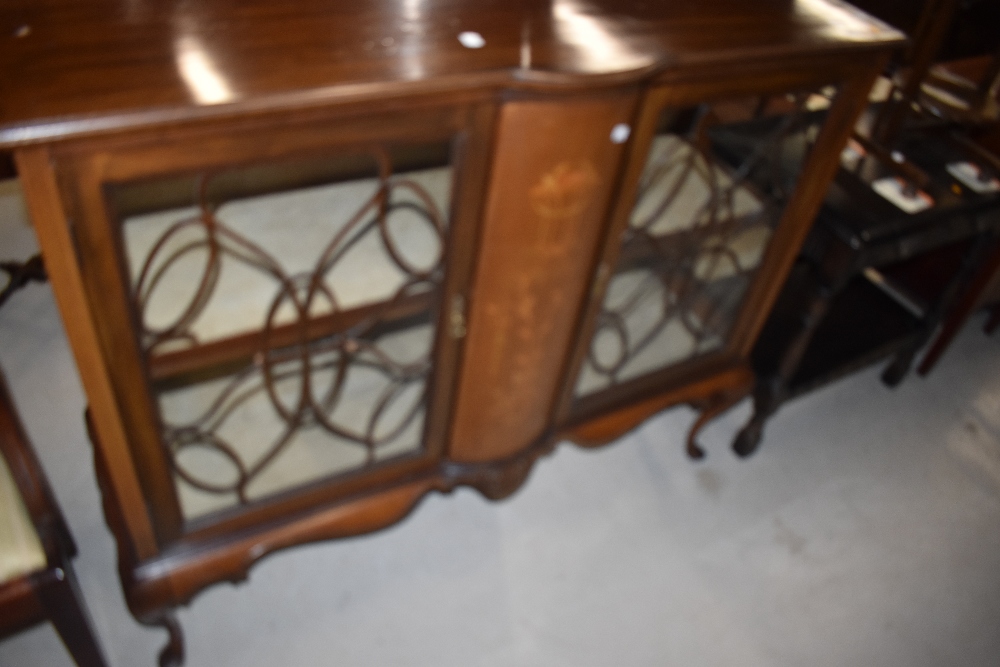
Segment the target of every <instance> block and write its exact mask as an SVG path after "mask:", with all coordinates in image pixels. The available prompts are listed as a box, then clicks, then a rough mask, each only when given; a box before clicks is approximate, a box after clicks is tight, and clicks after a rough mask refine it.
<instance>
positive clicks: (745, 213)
mask: <svg viewBox="0 0 1000 667" xmlns="http://www.w3.org/2000/svg"><path fill="white" fill-rule="evenodd" d="M771 79H773V80H772V81H766V80H765V81H764V83H763V84H762V85H763V87H764V89H763V91H762V92H758V91H754V90H753V88H752V84H749V86H748V83H747V82H746V81H728V82H724V81H723V82H715V83H712V82H709V83H697V84H695V83H678V84H674V85H664V86H661V87H654V88H652V89H651V90H650V92H649V93H648V95H647V96H646V100H645V103H644V106H643V110H642V112H641V119H640V121H639V123H638V128H637V132H636V135H635V139H634V141H633V144H632V150H631V156H630V164H629V167H628V169H627V173H626V176H625V179H624V182H623V185H622V188H621V191H620V195H619V201H618V205H617V210H616V211H615V213H614V215H613V222H612V225H611V227H610V230H609V234H608V237H607V239H606V241H605V249H604V254H603V256H602V257H601V258H600V260H599V261H598V262H597V264H596V268H595V270H594V273H593V277H592V282H591V284H592V290H591V301H590V304H589V307H588V309H587V313H586V315H585V316H584V318H583V320H582V326H581V337H580V339H579V342H578V346H577V349H576V352H575V354H574V356H573V359H572V361H571V363H570V364H569V370H568V372H567V378H568V379H567V382H566V386H565V393H564V395H563V397H562V403H561V406H560V414H559V416H558V419H559V420H560V421H561V422H562V423H570V424H572V423H580V422H583V421H586V420H587V419H589V418H591V417H593V416H595V415H599V414H601V413H606V412H607V411H609V410H614V409H616V408H619V407H623V406H627V405H629V404H632V403H634V402H635V401H638V400H643V399H647V398H650V397H653V396H655V395H657V394H658V393H662V392H664V391H668V390H670V391H673V390H676V389H677V388H678V387H683V386H684V385H686V384H689V383H692V382H694V381H696V380H700V379H704V378H705V377H707V376H710V375H711V374H713V373H719V372H721V371H722V370H724V369H725V368H732V367H733V366H734V365H736V364H739V363H740V361H741V359H742V358H744V357H745V355H746V354H747V353H748V351H749V347H750V346H751V345H752V343H753V337H754V336H755V335H756V330H757V329H758V328H759V322H760V316H761V314H762V311H764V310H766V308H767V305H768V299H769V298H770V297H769V296H768V291H769V290H773V288H774V284H775V283H776V282H780V280H781V276H782V275H783V269H782V268H781V267H782V266H783V264H784V263H785V262H786V261H787V260H788V258H789V256H790V255H793V254H794V253H795V252H796V251H797V247H798V244H799V242H800V241H801V238H802V234H803V229H804V228H807V227H808V225H809V224H810V220H809V219H803V216H802V215H801V213H800V212H801V211H802V210H803V206H802V204H803V197H802V195H801V193H799V192H798V191H799V189H800V188H798V185H799V183H800V182H801V181H802V180H803V175H804V174H807V173H808V171H809V169H812V168H814V167H817V166H819V165H820V163H819V162H817V161H816V159H810V158H811V156H812V154H813V153H814V151H813V147H814V145H815V144H816V143H817V141H818V140H819V138H820V135H821V131H822V128H823V126H824V123H825V120H826V118H827V116H828V112H829V110H830V107H831V103H832V100H833V99H834V98H835V97H836V95H837V92H838V86H836V85H831V84H830V83H829V80H827V81H826V82H823V83H820V84H816V83H814V81H815V74H813V75H812V76H811V77H810V76H809V75H800V76H778V77H771ZM810 79H811V81H812V82H810ZM758 85H760V84H758ZM748 87H749V90H748ZM727 91H729V92H727ZM836 132H841V133H842V132H843V129H842V128H840V129H837V130H836V131H835V133H836ZM824 159H825V160H826V162H829V157H828V156H824ZM834 159H835V158H834ZM810 165H812V166H810ZM811 198H812V199H813V200H815V198H816V194H815V193H813V194H812V195H811ZM805 208H808V206H806V207H805ZM680 400H686V399H684V398H683V397H682V398H681V399H680Z"/></svg>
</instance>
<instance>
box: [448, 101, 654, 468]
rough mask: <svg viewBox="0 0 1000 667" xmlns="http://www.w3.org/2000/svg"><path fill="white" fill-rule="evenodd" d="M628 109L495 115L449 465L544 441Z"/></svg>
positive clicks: (524, 104) (623, 105)
mask: <svg viewBox="0 0 1000 667" xmlns="http://www.w3.org/2000/svg"><path fill="white" fill-rule="evenodd" d="M634 107H635V98H634V96H633V95H627V94H626V95H619V96H613V97H612V96H608V97H599V98H593V97H592V98H586V99H572V98H570V99H561V100H558V101H545V102H539V101H513V102H508V103H507V104H505V105H504V107H503V109H502V111H501V113H500V120H499V128H498V131H497V139H496V145H495V148H494V155H495V158H494V162H493V167H492V169H491V177H490V186H489V191H488V193H487V202H486V210H485V215H484V221H483V231H482V232H481V237H480V241H479V248H480V250H479V255H478V260H477V264H476V274H475V281H474V285H473V296H472V302H471V304H470V305H471V313H470V316H469V324H468V336H467V338H466V345H465V356H464V362H463V370H462V374H461V384H460V389H459V400H458V405H457V409H456V413H455V417H454V423H453V430H452V439H451V448H450V452H449V453H450V458H452V459H454V460H456V461H463V462H478V461H496V460H500V459H504V458H506V457H508V456H511V455H513V454H516V453H517V452H519V451H521V450H523V449H524V448H526V447H528V446H529V445H531V444H532V443H533V442H535V441H536V440H538V439H539V438H540V437H541V436H542V435H543V434H544V432H545V430H546V428H547V426H548V424H549V418H550V415H551V412H552V408H553V403H554V400H555V397H556V394H557V391H558V387H559V383H560V380H561V375H562V372H563V370H564V365H565V363H566V354H567V350H568V349H569V347H570V341H571V340H572V338H573V335H574V329H575V326H576V323H577V318H578V316H579V313H580V308H581V304H582V303H583V302H584V298H583V297H584V292H585V291H586V289H587V287H586V285H587V280H586V277H587V275H588V274H589V273H590V271H591V270H592V267H593V262H594V260H595V258H596V256H597V252H598V246H599V245H600V242H601V238H602V232H603V225H604V221H605V219H606V217H607V211H608V207H609V200H610V197H611V194H612V191H613V189H614V188H615V186H616V175H617V174H618V173H619V171H620V169H619V167H620V163H621V160H622V153H623V151H622V145H623V144H621V143H615V141H614V140H613V139H612V130H613V129H614V128H615V126H616V125H620V124H625V125H626V128H627V125H628V124H629V123H631V120H632V114H633V111H634ZM626 128H619V129H618V130H617V133H616V136H621V133H622V130H623V129H626ZM626 136H627V134H626Z"/></svg>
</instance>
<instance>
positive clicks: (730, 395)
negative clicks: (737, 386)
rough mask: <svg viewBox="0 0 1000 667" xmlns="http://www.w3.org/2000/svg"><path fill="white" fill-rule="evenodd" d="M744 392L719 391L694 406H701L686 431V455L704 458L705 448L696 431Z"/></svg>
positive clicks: (737, 401)
mask: <svg viewBox="0 0 1000 667" xmlns="http://www.w3.org/2000/svg"><path fill="white" fill-rule="evenodd" d="M746 394H747V392H746V391H725V392H720V393H718V394H715V395H714V396H712V398H710V399H709V400H708V401H707V403H705V404H704V405H703V406H695V407H701V414H700V415H698V419H696V420H695V422H694V424H692V425H691V429H690V430H689V431H688V436H687V446H686V447H685V449H686V451H687V455H688V456H690V457H691V458H692V459H694V460H696V461H698V460H701V459H703V458H705V450H704V449H702V448H701V445H699V444H698V433H700V432H701V429H703V428H704V427H705V424H707V423H708V422H710V421H712V420H713V419H715V418H716V417H718V416H719V415H720V414H722V413H723V412H725V411H726V410H728V409H729V408H731V407H733V406H734V405H736V404H737V403H739V402H740V400H742V398H743V397H744V396H746Z"/></svg>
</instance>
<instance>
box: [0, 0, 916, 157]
mask: <svg viewBox="0 0 1000 667" xmlns="http://www.w3.org/2000/svg"><path fill="white" fill-rule="evenodd" d="M463 31H477V32H479V33H481V34H482V36H483V37H484V38H485V41H486V45H485V46H484V47H483V48H481V49H469V48H466V47H464V46H462V44H460V43H459V41H458V39H457V37H458V34H459V33H461V32H463ZM0 35H2V39H3V48H2V49H0V71H2V72H4V77H3V79H0V99H3V100H4V104H3V106H2V107H0V147H2V146H5V145H6V146H12V145H16V144H22V143H25V142H32V141H44V140H51V139H56V138H60V137H68V136H75V135H79V134H82V133H87V132H97V131H109V130H115V129H120V128H122V127H124V126H133V127H145V126H150V125H156V124H163V123H170V122H177V121H179V120H183V119H188V118H192V117H203V116H206V115H218V114H225V115H228V116H233V115H236V114H247V113H252V112H254V111H256V110H259V109H261V108H267V107H275V106H278V107H284V108H295V107H306V106H311V105H316V104H327V103H330V102H334V101H338V100H344V99H350V98H373V97H377V96H382V95H385V94H387V93H388V94H399V93H402V92H405V93H411V92H416V91H419V90H426V89H429V88H430V89H435V90H438V91H448V90H459V89H462V88H467V87H468V86H469V84H470V83H471V82H492V84H493V85H502V86H511V85H517V84H518V83H519V82H523V83H525V84H533V83H541V84H544V85H550V84H558V83H567V82H568V83H573V82H577V83H578V82H579V79H580V78H581V77H589V78H593V77H597V76H604V77H613V78H614V77H617V78H618V79H621V78H623V77H624V78H629V79H632V80H635V79H636V78H637V77H640V76H643V75H645V74H647V73H649V72H650V71H655V70H657V69H660V68H664V67H676V66H678V65H686V64H695V63H708V62H729V63H739V62H740V61H741V60H744V59H747V58H750V57H753V58H758V57H761V56H766V57H771V58H786V59H791V60H794V59H795V58H797V57H799V56H801V55H804V54H814V53H837V52H846V51H854V52H856V51H859V50H879V49H883V48H885V47H886V46H890V47H891V46H894V45H896V44H898V43H899V33H897V32H895V31H893V30H891V29H889V28H888V27H886V26H884V25H882V24H878V23H874V22H872V21H871V20H870V19H868V18H867V17H865V16H864V15H862V14H860V13H859V12H857V11H856V10H854V9H853V8H851V7H850V6H849V5H846V4H844V3H837V2H833V1H831V0H777V1H771V2H757V3H748V2H744V1H743V0H706V1H704V2H699V3H696V4H695V3H678V2H669V3H661V2H644V1H642V0H627V1H626V2H615V1H612V0H600V1H599V2H590V3H586V4H584V3H582V2H579V1H578V0H559V1H558V2H553V3H549V2H537V1H533V0H514V1H501V0H490V1H488V2H475V3H472V2H462V1H461V0H433V1H431V2H421V3H412V4H402V5H401V4H400V3H398V2H389V1H387V0H363V1H360V2H347V1H346V0H339V1H336V2H329V1H327V0H303V1H301V2H295V3H273V2H267V1H266V0H253V1H251V2H240V3H231V2H223V1H222V0H213V1H210V2H198V3H185V2H178V1H175V0H172V1H170V2H159V3H141V4H136V3H133V2H128V1H127V0H94V1H92V2H87V3H78V2H73V1H72V0H45V1H43V2H39V1H38V0H11V1H10V2H6V3H4V5H3V7H2V9H0Z"/></svg>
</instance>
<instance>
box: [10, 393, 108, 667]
mask: <svg viewBox="0 0 1000 667" xmlns="http://www.w3.org/2000/svg"><path fill="white" fill-rule="evenodd" d="M0 456H2V457H3V458H4V460H5V461H6V463H7V467H8V468H9V470H10V473H11V477H12V478H13V480H14V484H15V485H16V486H17V490H18V491H19V492H20V495H21V498H22V499H23V500H24V505H25V508H26V509H27V511H28V515H29V516H30V518H31V521H32V524H33V525H34V528H35V531H36V532H37V534H38V537H39V540H40V542H41V545H42V548H43V549H44V550H45V559H46V564H45V566H44V567H42V569H40V570H37V571H35V572H28V573H25V574H23V575H21V576H19V577H17V578H14V579H12V580H10V581H6V582H4V583H3V584H0V637H3V636H6V635H7V634H10V633H12V632H17V631H20V630H23V629H25V628H27V627H30V626H31V625H34V624H36V623H40V622H42V621H44V620H49V621H51V622H52V624H53V626H55V629H56V631H57V632H58V633H59V637H60V638H61V639H62V641H63V644H65V645H66V648H67V650H68V651H69V653H70V655H72V656H73V660H74V661H75V662H76V664H77V665H78V666H79V667H105V665H106V663H105V662H104V656H103V654H102V652H101V648H100V646H99V644H98V641H97V637H96V635H95V634H94V630H93V627H92V624H91V621H90V614H89V612H88V611H87V607H86V605H85V604H84V602H83V596H82V593H81V592H80V587H79V585H78V584H77V581H76V575H75V573H74V572H73V567H72V564H71V559H72V558H73V556H75V555H76V545H75V544H74V543H73V538H72V537H71V536H70V534H69V530H67V528H66V523H65V521H64V520H63V517H62V513H61V512H60V511H59V508H58V506H57V505H56V503H55V499H54V496H53V495H52V491H51V489H49V485H48V481H47V480H46V479H45V475H44V474H43V472H42V468H41V465H40V464H39V462H38V458H37V457H36V456H35V453H34V450H32V448H31V446H30V444H29V442H28V438H27V436H26V435H25V433H24V428H23V427H22V426H21V421H20V419H19V418H18V416H17V411H16V408H15V407H14V402H13V401H12V399H11V397H10V393H9V392H8V390H7V386H6V382H5V380H4V378H3V375H2V374H0Z"/></svg>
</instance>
